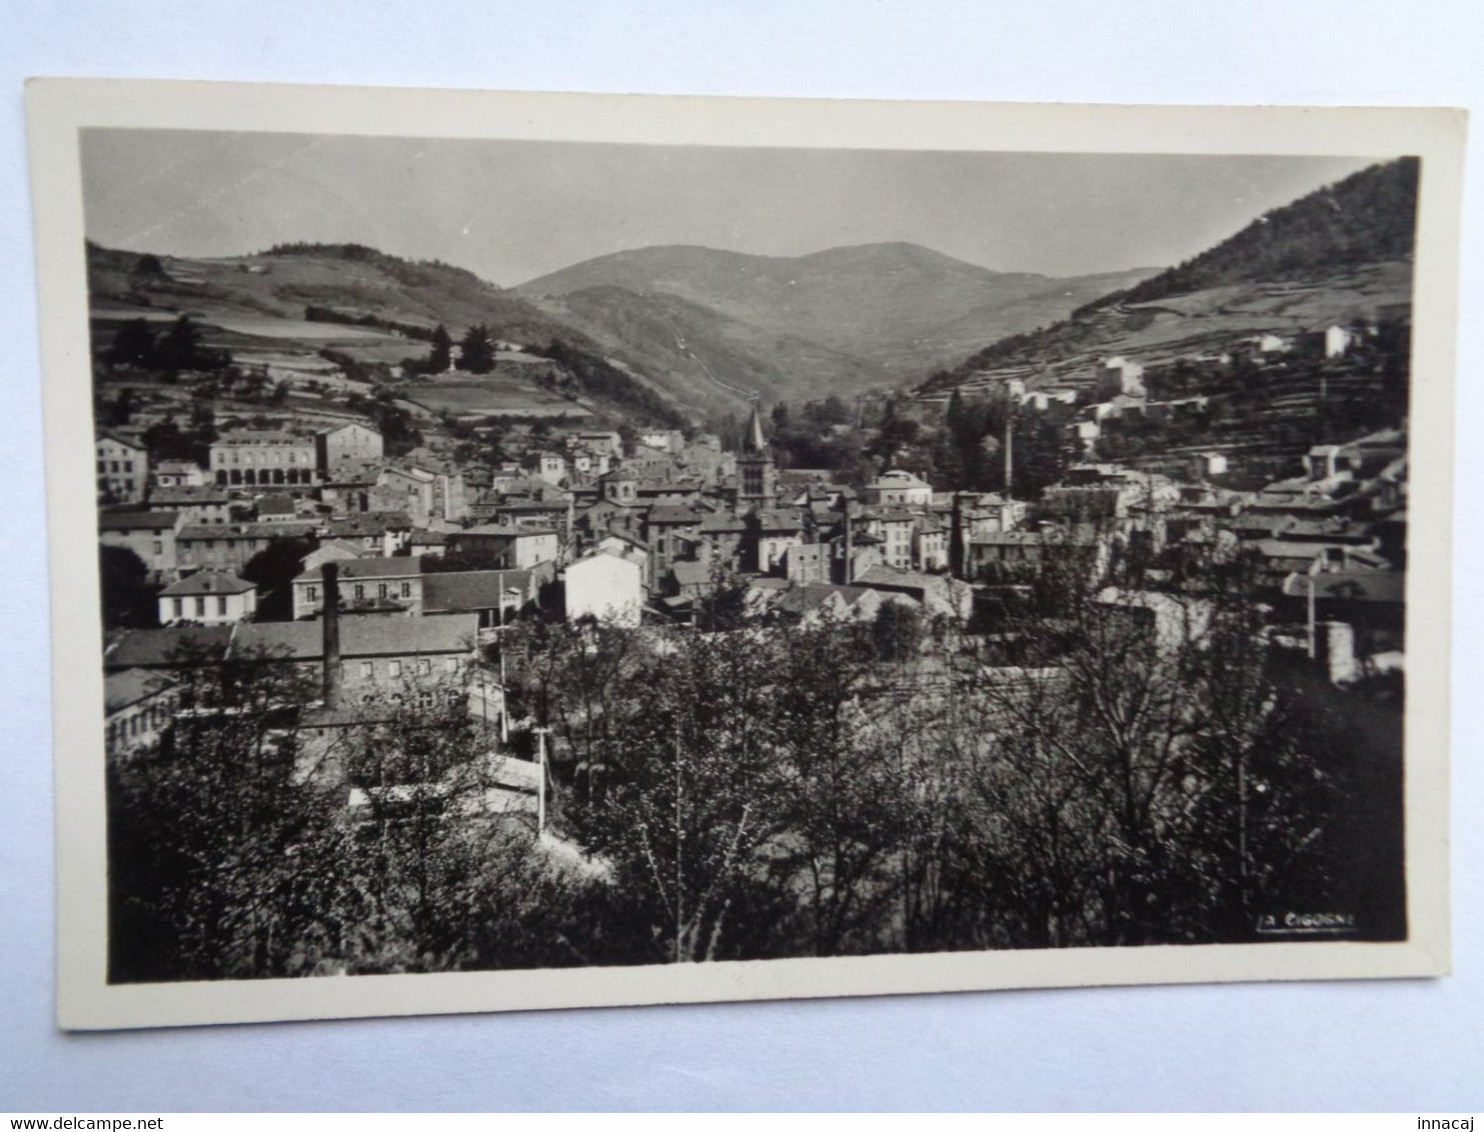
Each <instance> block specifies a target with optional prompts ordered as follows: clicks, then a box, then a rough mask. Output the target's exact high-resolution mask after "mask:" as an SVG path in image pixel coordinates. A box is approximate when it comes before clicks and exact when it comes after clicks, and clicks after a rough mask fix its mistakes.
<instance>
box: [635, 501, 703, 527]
mask: <svg viewBox="0 0 1484 1132" xmlns="http://www.w3.org/2000/svg"><path fill="white" fill-rule="evenodd" d="M648 521H649V522H651V523H699V522H700V521H701V516H700V515H698V514H696V512H695V511H694V510H692V509H691V508H689V507H677V506H675V505H674V504H661V505H659V506H657V507H651V508H650V509H649V515H648Z"/></svg>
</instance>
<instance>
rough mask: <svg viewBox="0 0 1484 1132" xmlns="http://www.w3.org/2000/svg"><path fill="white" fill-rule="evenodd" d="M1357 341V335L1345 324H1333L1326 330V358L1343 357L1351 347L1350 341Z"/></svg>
mask: <svg viewBox="0 0 1484 1132" xmlns="http://www.w3.org/2000/svg"><path fill="white" fill-rule="evenodd" d="M1354 341H1355V336H1354V335H1353V334H1351V333H1350V331H1348V330H1346V329H1345V328H1344V327H1343V326H1331V327H1329V328H1328V329H1326V330H1325V332H1324V356H1325V357H1326V358H1342V357H1344V356H1345V351H1346V350H1348V349H1350V343H1352V342H1354Z"/></svg>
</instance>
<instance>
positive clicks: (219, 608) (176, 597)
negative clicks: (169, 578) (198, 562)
mask: <svg viewBox="0 0 1484 1132" xmlns="http://www.w3.org/2000/svg"><path fill="white" fill-rule="evenodd" d="M159 602H160V624H161V625H171V624H174V623H175V622H177V621H195V622H199V623H200V624H202V625H230V624H233V623H234V622H237V621H246V620H247V619H248V618H250V617H251V616H252V615H253V614H254V613H255V612H256V611H257V608H258V588H257V587H256V586H255V585H253V584H252V583H251V582H245V581H243V580H242V579H241V578H239V577H237V576H236V575H235V574H224V573H220V572H218V571H216V570H200V571H198V572H196V573H194V574H192V575H191V576H190V577H188V578H182V579H181V580H180V581H178V582H176V583H175V584H174V585H170V586H166V587H165V588H164V589H163V590H161V591H160V597H159Z"/></svg>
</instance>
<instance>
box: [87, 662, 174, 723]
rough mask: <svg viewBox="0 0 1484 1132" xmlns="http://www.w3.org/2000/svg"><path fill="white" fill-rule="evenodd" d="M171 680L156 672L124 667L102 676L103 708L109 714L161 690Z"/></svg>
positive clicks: (167, 685)
mask: <svg viewBox="0 0 1484 1132" xmlns="http://www.w3.org/2000/svg"><path fill="white" fill-rule="evenodd" d="M171 683H172V681H171V680H170V679H169V677H166V676H161V675H160V674H159V673H158V672H149V671H146V670H145V669H143V668H125V669H123V670H122V671H119V672H110V673H109V674H108V675H107V676H105V677H104V678H103V710H104V711H105V712H107V713H108V714H109V715H112V714H113V713H114V712H116V711H123V709H124V708H126V707H128V706H129V705H130V704H137V703H138V702H139V701H140V700H144V699H148V698H149V697H150V696H154V695H158V694H159V693H160V692H163V691H164V690H165V689H166V688H167V687H169V685H170V684H171Z"/></svg>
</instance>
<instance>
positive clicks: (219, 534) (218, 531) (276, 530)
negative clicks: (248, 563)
mask: <svg viewBox="0 0 1484 1132" xmlns="http://www.w3.org/2000/svg"><path fill="white" fill-rule="evenodd" d="M312 534H314V524H313V523H230V524H220V523H218V524H211V523H196V524H193V525H191V526H186V527H181V528H180V533H179V534H178V535H177V536H176V538H177V539H178V540H179V541H181V542H191V541H194V540H196V539H238V538H251V539H259V538H307V537H308V536H310V535H312Z"/></svg>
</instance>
